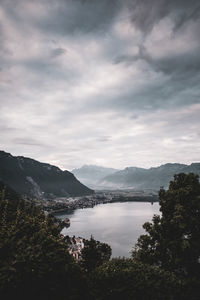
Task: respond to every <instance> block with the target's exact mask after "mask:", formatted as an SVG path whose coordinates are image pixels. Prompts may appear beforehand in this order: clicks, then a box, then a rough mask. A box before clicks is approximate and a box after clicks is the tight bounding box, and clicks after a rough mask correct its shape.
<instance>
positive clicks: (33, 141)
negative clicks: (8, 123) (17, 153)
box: [12, 137, 48, 147]
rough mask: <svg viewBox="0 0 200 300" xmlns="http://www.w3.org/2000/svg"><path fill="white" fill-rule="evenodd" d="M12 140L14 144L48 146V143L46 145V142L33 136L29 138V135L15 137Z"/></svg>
mask: <svg viewBox="0 0 200 300" xmlns="http://www.w3.org/2000/svg"><path fill="white" fill-rule="evenodd" d="M12 142H13V143H14V144H18V145H26V146H37V147H38V146H39V147H48V145H45V144H44V143H41V142H39V141H38V140H36V139H33V138H28V137H24V138H14V139H13V140H12Z"/></svg>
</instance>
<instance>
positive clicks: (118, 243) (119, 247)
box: [56, 202, 160, 257]
mask: <svg viewBox="0 0 200 300" xmlns="http://www.w3.org/2000/svg"><path fill="white" fill-rule="evenodd" d="M154 214H160V212H159V203H158V202H156V203H154V204H153V205H151V203H149V202H124V203H108V204H100V205H97V206H95V207H93V208H84V209H77V210H75V211H74V212H73V213H72V214H69V213H60V214H57V215H56V217H58V218H61V219H63V218H65V217H67V218H69V219H70V221H71V225H70V227H69V228H64V229H63V232H62V233H63V234H64V235H69V236H73V235H75V236H80V237H83V238H86V239H89V238H90V236H91V234H92V235H93V237H94V238H95V239H96V240H99V241H101V242H105V243H107V244H109V245H110V246H111V247H112V256H113V257H115V256H125V257H129V256H130V251H131V249H132V247H133V246H134V244H135V243H136V241H137V238H138V237H139V236H140V235H141V234H142V233H144V229H143V228H142V225H143V224H144V223H145V222H147V221H150V220H151V219H152V217H153V215H154Z"/></svg>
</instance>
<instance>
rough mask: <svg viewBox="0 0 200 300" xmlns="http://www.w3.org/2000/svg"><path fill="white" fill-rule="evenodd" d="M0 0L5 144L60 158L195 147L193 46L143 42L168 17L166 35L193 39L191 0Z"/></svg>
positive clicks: (136, 159) (113, 162)
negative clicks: (159, 45) (170, 47)
mask: <svg viewBox="0 0 200 300" xmlns="http://www.w3.org/2000/svg"><path fill="white" fill-rule="evenodd" d="M27 3H28V4H31V5H36V6H34V7H32V6H30V7H29V8H27V6H26V4H27ZM37 4H41V7H40V6H39V8H38V7H37ZM0 5H2V8H3V10H4V11H3V13H5V15H4V17H5V19H6V20H8V28H5V24H4V27H2V29H0V30H1V33H0V41H1V43H0V48H1V50H2V51H1V64H0V67H1V68H2V71H1V74H0V75H1V77H2V79H3V81H2V82H3V84H2V90H1V91H0V93H1V94H0V96H1V100H0V101H1V108H2V112H1V116H0V118H1V119H2V122H1V123H0V128H1V130H2V131H5V132H4V135H3V139H2V147H4V149H5V150H7V151H10V152H12V153H13V154H17V155H26V156H30V157H35V158H36V159H39V160H44V161H46V162H50V163H53V164H58V165H60V166H63V165H64V166H65V168H68V166H71V168H73V167H74V166H76V167H78V166H79V165H80V164H85V163H89V164H90V163H94V164H96V163H100V164H101V163H105V164H107V165H110V166H113V167H124V166H125V165H143V166H144V165H146V166H152V165H153V164H155V163H156V164H158V163H162V162H164V161H167V160H168V161H169V160H170V159H172V157H173V159H174V160H179V161H180V160H182V161H185V162H186V161H191V160H192V159H193V158H194V157H197V154H196V152H197V150H198V151H199V149H200V148H199V142H198V134H199V115H198V112H199V106H198V104H199V103H200V100H199V95H200V88H199V82H200V55H199V53H200V51H199V50H200V49H199V48H200V47H199V46H198V45H197V46H195V47H194V48H192V47H191V48H190V47H188V48H187V49H188V50H187V51H185V52H184V51H183V52H181V51H179V49H178V50H177V51H172V52H170V51H169V52H170V53H168V52H167V51H166V53H164V55H160V56H159V55H158V56H156V55H153V54H154V53H153V54H152V52H151V51H150V49H149V47H148V45H147V43H146V42H147V41H148V39H150V34H151V33H152V29H153V28H155V27H156V26H157V25H158V23H159V22H160V21H161V20H162V19H163V18H165V17H169V19H170V20H171V21H172V24H173V29H172V36H171V37H170V38H171V40H170V38H169V41H168V45H171V42H173V41H176V40H177V39H178V38H179V37H180V36H181V37H182V38H183V40H184V37H185V36H188V35H189V36H190V41H191V42H193V41H195V42H196V44H198V41H199V39H200V37H199V30H198V28H199V19H198V18H199V10H198V7H197V6H198V2H197V1H193V0H191V1H185V0H182V1H172V0H169V1H166V0H152V1H149V0H143V1H141V0H140V1H138V0H132V1H129V0H118V1H117V0H116V1H114V0H113V1H110V0H109V1H108V0H103V1H99V0H98V1H97V0H90V1H89V0H87V1H79V0H73V1H72V0H68V1H64V0H58V1H53V0H41V1H39V0H35V1H27V0H26V1H25V0H24V1H23V0H21V1H17V0H16V5H13V1H11V0H2V1H1V4H0ZM127 7H128V8H129V11H128V12H127V10H126V9H127ZM40 8H41V14H40V11H39V9H40ZM42 9H43V11H42ZM124 9H125V12H127V15H126V14H125V15H124ZM37 12H38V13H37ZM120 18H121V19H120ZM123 18H124V19H123ZM130 20H131V21H132V23H131V22H130V24H129V21H130ZM126 21H127V24H128V25H127V24H126ZM9 22H10V23H9ZM10 24H11V26H10ZM123 25H124V27H123ZM126 25H127V26H126ZM129 25H130V27H131V26H132V27H131V28H129ZM9 26H10V27H9ZM189 26H191V27H190V31H187V30H188V28H189ZM135 27H136V28H137V30H135ZM13 28H14V29H15V30H13V32H12V29H13ZM127 28H128V29H127ZM5 29H7V30H5ZM131 29H133V32H132V31H131ZM138 29H140V30H138ZM4 30H5V32H4ZM129 31H130V32H129ZM134 31H136V32H137V36H135V35H134ZM15 32H16V33H17V34H16V35H15ZM161 34H162V32H161ZM6 35H7V36H6ZM163 35H164V36H165V32H164V31H163ZM18 39H19V40H18ZM27 41H28V43H27ZM23 45H25V46H23ZM26 45H28V47H30V48H29V49H26ZM182 45H183V47H184V42H183V44H182ZM32 46H33V51H32ZM175 46H176V45H175ZM34 47H35V48H34ZM133 47H136V48H137V47H138V48H139V52H138V53H137V51H135V52H134V51H132V49H133ZM29 50H30V53H29ZM136 50H137V49H136ZM153 50H154V49H153ZM164 50H165V49H164ZM164 50H162V49H161V52H162V51H164ZM9 51H10V52H9ZM180 52H181V53H180ZM134 53H136V54H134ZM161 54H163V53H161ZM9 80H10V84H9V85H6V84H5V82H8V81H9ZM190 110H191V111H190ZM169 120H170V121H169ZM191 133H194V135H191ZM185 136H186V138H185ZM30 137H33V138H30ZM187 138H190V143H188V142H187V140H186V139H187ZM177 141H178V143H176V142H177ZM32 148H33V149H32ZM182 149H186V153H184V151H182ZM13 151H17V153H15V152H13ZM181 151H182V152H181ZM178 152H179V153H178ZM180 152H181V156H180V157H179V155H180ZM148 157H149V158H148Z"/></svg>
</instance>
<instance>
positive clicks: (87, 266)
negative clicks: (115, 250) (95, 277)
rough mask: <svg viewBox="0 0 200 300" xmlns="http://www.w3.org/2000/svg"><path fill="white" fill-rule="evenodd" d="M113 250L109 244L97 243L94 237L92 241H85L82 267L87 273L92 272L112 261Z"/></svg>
mask: <svg viewBox="0 0 200 300" xmlns="http://www.w3.org/2000/svg"><path fill="white" fill-rule="evenodd" d="M111 253H112V250H111V247H110V246H109V245H108V244H105V243H100V242H99V241H96V240H95V239H94V238H93V237H92V236H91V238H90V240H85V241H84V248H83V250H82V252H81V254H82V260H81V266H82V268H83V269H84V270H85V271H88V272H90V271H92V270H94V269H95V268H96V267H98V266H100V265H102V264H103V263H104V262H105V261H108V260H109V259H110V256H111Z"/></svg>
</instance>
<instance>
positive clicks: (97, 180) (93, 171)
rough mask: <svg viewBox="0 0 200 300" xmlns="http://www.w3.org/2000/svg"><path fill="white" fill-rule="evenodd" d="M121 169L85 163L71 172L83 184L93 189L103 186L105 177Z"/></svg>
mask: <svg viewBox="0 0 200 300" xmlns="http://www.w3.org/2000/svg"><path fill="white" fill-rule="evenodd" d="M117 171H119V170H118V169H113V168H105V167H101V166H96V165H84V166H82V167H81V168H77V169H73V170H72V171H71V172H72V173H73V174H74V175H75V176H76V177H77V178H78V179H79V180H80V181H81V182H83V184H85V185H87V186H89V187H90V188H93V189H98V188H102V184H101V181H102V179H103V178H104V177H106V176H109V175H111V174H113V173H116V172H117Z"/></svg>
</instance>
